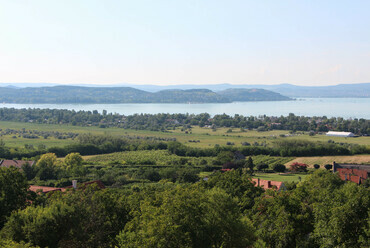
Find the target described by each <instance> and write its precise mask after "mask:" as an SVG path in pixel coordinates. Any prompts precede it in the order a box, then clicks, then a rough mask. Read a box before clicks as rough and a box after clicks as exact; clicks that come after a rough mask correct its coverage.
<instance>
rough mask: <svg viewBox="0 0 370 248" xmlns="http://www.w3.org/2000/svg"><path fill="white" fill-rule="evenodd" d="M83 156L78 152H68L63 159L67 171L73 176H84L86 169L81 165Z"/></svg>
mask: <svg viewBox="0 0 370 248" xmlns="http://www.w3.org/2000/svg"><path fill="white" fill-rule="evenodd" d="M82 163H83V158H82V156H81V155H80V154H79V153H70V154H68V155H67V156H66V157H65V159H64V164H65V167H66V169H67V171H70V172H72V174H73V175H74V176H78V177H80V176H84V175H86V173H87V170H86V169H85V168H84V167H83V166H82Z"/></svg>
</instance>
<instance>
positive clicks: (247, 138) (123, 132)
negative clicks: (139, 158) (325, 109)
mask: <svg viewBox="0 0 370 248" xmlns="http://www.w3.org/2000/svg"><path fill="white" fill-rule="evenodd" d="M23 128H24V129H26V130H38V131H45V132H53V131H54V132H55V131H58V132H73V133H79V134H82V133H92V134H107V135H113V136H127V135H129V136H141V137H160V138H176V139H177V140H178V141H180V142H181V143H184V144H186V145H189V146H192V147H199V148H204V147H213V146H215V145H217V144H218V145H227V144H233V145H235V146H242V143H245V142H247V143H250V144H254V143H258V144H266V145H269V144H272V143H273V142H276V141H279V140H294V139H301V140H309V141H322V142H327V141H329V140H332V141H334V142H338V143H351V144H360V145H367V146H370V137H358V138H342V137H327V136H325V135H315V136H309V135H308V134H307V133H306V134H303V133H297V134H290V133H289V131H284V130H274V131H266V132H258V131H250V130H247V131H241V130H240V129H229V128H218V129H217V130H216V131H213V130H212V129H210V128H200V127H193V128H191V129H190V130H182V129H181V128H177V129H176V130H168V131H166V132H160V131H149V130H132V129H121V128H99V127H88V126H87V127H80V126H71V125H52V124H34V123H19V122H0V129H2V130H5V129H13V130H22V129H23ZM282 136H286V137H282ZM0 139H2V140H3V141H4V142H5V143H6V145H7V146H10V147H17V146H24V145H25V144H29V145H34V146H38V145H40V144H43V145H46V146H47V147H51V146H64V145H67V144H71V143H73V142H75V141H74V140H72V139H55V138H51V137H49V138H47V139H44V138H42V137H40V138H38V139H27V138H22V137H17V138H14V137H13V135H3V136H1V137H0Z"/></svg>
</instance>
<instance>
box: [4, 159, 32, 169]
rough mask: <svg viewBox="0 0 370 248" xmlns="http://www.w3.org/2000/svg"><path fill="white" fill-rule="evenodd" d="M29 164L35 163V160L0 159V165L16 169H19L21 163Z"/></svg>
mask: <svg viewBox="0 0 370 248" xmlns="http://www.w3.org/2000/svg"><path fill="white" fill-rule="evenodd" d="M25 164H29V165H30V166H33V165H34V164H35V161H25V160H0V167H6V168H9V167H12V166H13V167H15V168H18V169H21V168H22V166H23V165H25Z"/></svg>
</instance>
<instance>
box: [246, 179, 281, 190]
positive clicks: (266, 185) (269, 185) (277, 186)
mask: <svg viewBox="0 0 370 248" xmlns="http://www.w3.org/2000/svg"><path fill="white" fill-rule="evenodd" d="M252 181H253V182H254V183H255V185H256V186H258V187H261V188H263V189H264V190H267V189H274V190H277V191H285V190H286V187H285V184H284V183H283V182H279V181H269V180H263V179H259V178H252Z"/></svg>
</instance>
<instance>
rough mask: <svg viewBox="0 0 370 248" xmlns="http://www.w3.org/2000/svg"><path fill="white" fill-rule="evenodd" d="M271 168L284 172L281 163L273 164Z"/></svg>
mask: <svg viewBox="0 0 370 248" xmlns="http://www.w3.org/2000/svg"><path fill="white" fill-rule="evenodd" d="M272 169H273V170H274V171H275V172H284V171H285V170H286V167H285V165H283V164H275V165H274V166H273V167H272Z"/></svg>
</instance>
